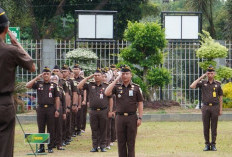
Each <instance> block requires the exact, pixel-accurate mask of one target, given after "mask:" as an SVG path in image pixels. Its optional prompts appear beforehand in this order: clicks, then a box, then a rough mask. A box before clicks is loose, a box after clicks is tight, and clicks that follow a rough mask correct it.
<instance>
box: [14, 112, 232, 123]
mask: <svg viewBox="0 0 232 157" xmlns="http://www.w3.org/2000/svg"><path fill="white" fill-rule="evenodd" d="M17 116H18V118H19V120H20V122H21V123H23V124H30V123H37V119H36V118H37V116H36V115H20V114H19V115H17ZM201 118H202V117H201V114H198V113H186V114H145V115H143V121H146V122H197V121H202V120H201ZM219 121H232V113H225V114H223V115H222V116H220V117H219ZM87 122H89V116H87Z"/></svg>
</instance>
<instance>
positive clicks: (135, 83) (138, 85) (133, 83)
mask: <svg viewBox="0 0 232 157" xmlns="http://www.w3.org/2000/svg"><path fill="white" fill-rule="evenodd" d="M132 84H133V85H136V86H138V87H140V86H139V85H138V84H136V83H132Z"/></svg>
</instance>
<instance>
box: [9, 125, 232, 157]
mask: <svg viewBox="0 0 232 157" xmlns="http://www.w3.org/2000/svg"><path fill="white" fill-rule="evenodd" d="M23 127H24V129H25V131H26V133H36V132H37V126H36V124H24V125H23ZM90 137H91V132H90V127H89V125H87V129H86V132H85V133H84V134H83V135H82V136H78V137H76V138H74V141H73V142H72V143H71V145H69V146H67V148H66V150H65V151H58V150H56V149H54V153H53V154H48V155H47V156H49V157H117V146H116V143H115V145H114V146H113V147H112V149H111V150H109V151H108V152H106V153H101V152H98V153H90V152H89V151H90V149H91V138H90ZM33 146H34V145H33ZM203 147H204V138H203V134H202V123H201V122H144V123H143V124H142V126H141V127H139V130H138V135H137V139H136V157H231V156H232V122H219V124H218V138H217V148H218V151H217V152H211V151H210V152H203V151H202V149H203ZM34 148H35V146H34ZM14 149H15V154H14V156H15V157H22V156H27V155H26V154H27V153H30V152H31V151H30V147H29V145H27V144H25V143H24V140H23V133H22V131H21V129H20V127H19V125H16V137H15V148H14Z"/></svg>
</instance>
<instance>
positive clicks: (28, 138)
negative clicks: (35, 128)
mask: <svg viewBox="0 0 232 157" xmlns="http://www.w3.org/2000/svg"><path fill="white" fill-rule="evenodd" d="M28 142H29V143H31V144H49V143H50V134H44V133H37V134H25V143H28Z"/></svg>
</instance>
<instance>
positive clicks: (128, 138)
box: [105, 65, 143, 157]
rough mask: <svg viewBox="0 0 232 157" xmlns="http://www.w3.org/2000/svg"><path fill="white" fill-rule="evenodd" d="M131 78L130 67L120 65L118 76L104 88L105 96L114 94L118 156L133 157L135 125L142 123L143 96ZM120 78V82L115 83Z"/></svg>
mask: <svg viewBox="0 0 232 157" xmlns="http://www.w3.org/2000/svg"><path fill="white" fill-rule="evenodd" d="M131 78H132V73H131V69H130V67H129V66H126V65H124V66H122V67H121V73H120V74H119V76H118V77H117V78H116V79H115V80H114V81H113V82H112V83H111V84H110V85H109V86H108V87H107V88H106V90H105V94H106V96H110V95H112V94H115V95H116V103H117V104H116V134H117V138H118V154H119V157H135V139H136V134H137V127H139V126H140V125H141V123H142V115H143V96H142V92H141V89H140V87H139V85H136V84H134V83H132V81H131ZM120 79H121V80H122V83H118V84H116V83H117V82H118V81H119V80H120ZM137 106H138V107H137ZM137 108H138V112H139V115H138V116H137V113H136V111H137ZM110 112H112V108H111V109H110Z"/></svg>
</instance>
